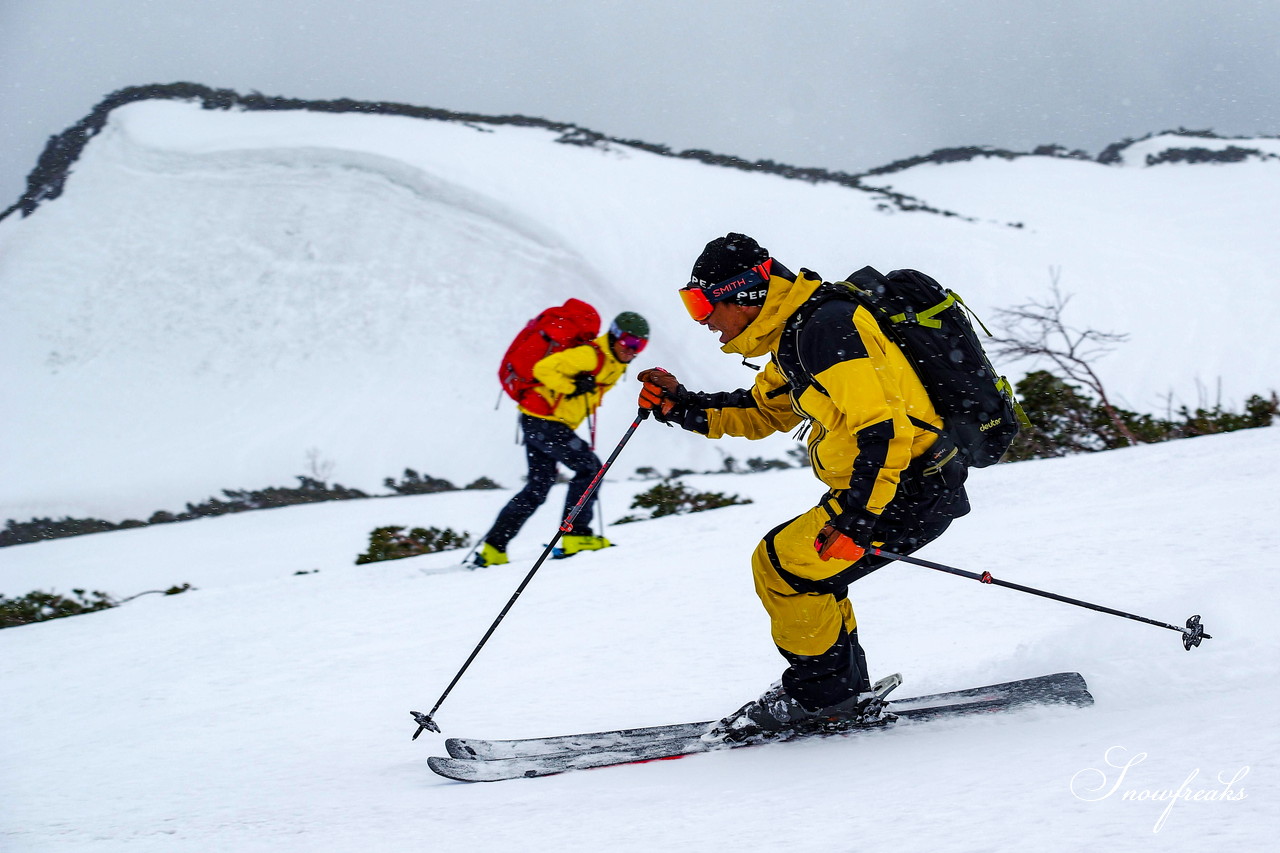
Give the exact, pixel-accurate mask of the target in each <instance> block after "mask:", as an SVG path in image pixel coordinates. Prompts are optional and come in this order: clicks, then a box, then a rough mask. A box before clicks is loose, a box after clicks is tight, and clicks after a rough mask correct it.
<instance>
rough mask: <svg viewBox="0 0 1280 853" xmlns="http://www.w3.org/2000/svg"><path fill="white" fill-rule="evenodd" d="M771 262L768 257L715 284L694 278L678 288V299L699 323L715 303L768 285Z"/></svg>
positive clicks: (709, 313)
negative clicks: (762, 261) (704, 282)
mask: <svg viewBox="0 0 1280 853" xmlns="http://www.w3.org/2000/svg"><path fill="white" fill-rule="evenodd" d="M772 262H773V259H772V258H769V259H768V260H766V261H765V262H764V263H762V264H758V265H756V266H754V267H752V268H751V269H749V270H743V271H742V272H740V273H738V274H737V275H734V276H730V277H729V278H726V279H725V280H724V281H722V282H719V283H717V284H705V285H704V284H703V283H702V282H700V281H698V280H697V279H694V280H692V281H690V282H689V283H688V284H686V285H685V286H684V287H682V288H680V300H681V301H682V302H683V303H684V308H685V310H686V311H688V312H689V316H690V317H692V318H693V319H694V320H696V321H697V322H699V323H701V322H702V321H703V320H705V319H707V318H708V317H710V316H711V312H712V311H714V310H715V306H716V303H718V302H724V301H725V300H727V299H732V298H733V297H735V296H737V295H738V294H739V293H741V292H742V291H744V290H749V289H751V288H753V287H762V286H765V285H768V283H769V267H770V266H772Z"/></svg>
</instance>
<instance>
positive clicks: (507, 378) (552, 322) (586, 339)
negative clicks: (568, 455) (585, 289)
mask: <svg viewBox="0 0 1280 853" xmlns="http://www.w3.org/2000/svg"><path fill="white" fill-rule="evenodd" d="M599 335H600V315H599V314H598V313H597V312H596V309H594V308H592V307H591V306H590V305H588V304H587V303H585V302H583V301H582V300H581V299H570V300H569V301H567V302H565V304H563V305H560V306H557V307H555V308H548V309H547V310H546V311H543V312H542V313H541V314H539V315H538V316H537V317H534V318H533V319H532V320H530V321H529V322H528V323H526V324H525V327H524V328H523V329H521V330H520V332H519V334H517V335H516V338H515V340H513V341H512V342H511V346H509V347H507V352H506V354H505V355H504V356H502V365H501V366H500V367H499V368H498V381H499V382H501V383H502V390H503V391H505V392H507V396H508V397H510V398H511V399H513V400H515V401H516V402H517V403H519V404H520V405H521V406H522V407H524V409H525V411H527V412H530V413H532V414H535V415H549V414H551V413H552V411H554V409H555V407H554V406H552V405H551V404H550V403H548V402H547V401H546V399H545V398H544V397H543V396H542V395H541V394H539V393H538V392H537V390H536V389H537V387H538V386H539V385H540V384H541V383H540V382H538V380H537V379H534V378H533V366H534V365H535V364H537V363H538V362H539V361H542V359H544V358H546V357H547V356H549V355H551V354H552V353H555V352H560V351H561V350H565V349H569V348H570V347H576V346H582V345H583V344H588V343H591V342H592V341H594V340H595V339H596V338H597V337H599ZM597 355H598V356H599V358H598V360H597V362H596V370H597V371H599V370H600V368H601V367H603V366H604V354H603V353H597Z"/></svg>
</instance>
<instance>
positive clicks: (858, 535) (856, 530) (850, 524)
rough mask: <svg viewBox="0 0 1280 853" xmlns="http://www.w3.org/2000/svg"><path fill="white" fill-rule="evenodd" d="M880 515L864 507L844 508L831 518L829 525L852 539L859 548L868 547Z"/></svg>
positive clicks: (873, 536)
mask: <svg viewBox="0 0 1280 853" xmlns="http://www.w3.org/2000/svg"><path fill="white" fill-rule="evenodd" d="M879 521H880V516H878V515H876V514H875V513H873V512H871V511H870V510H868V509H865V508H858V509H846V510H845V511H844V512H842V513H840V514H839V515H837V516H836V517H835V518H833V519H831V526H832V527H834V528H835V529H836V530H838V531H840V532H841V533H843V534H844V535H845V536H848V537H849V538H850V539H852V540H853V543H854V544H855V545H857V546H858V547H859V548H870V547H871V542H872V540H873V539H875V538H876V537H875V532H876V524H877V523H879Z"/></svg>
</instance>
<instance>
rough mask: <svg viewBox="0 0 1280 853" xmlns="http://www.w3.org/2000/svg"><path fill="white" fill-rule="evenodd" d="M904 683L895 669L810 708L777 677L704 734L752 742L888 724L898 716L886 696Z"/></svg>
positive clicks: (708, 738)
mask: <svg viewBox="0 0 1280 853" xmlns="http://www.w3.org/2000/svg"><path fill="white" fill-rule="evenodd" d="M901 683H902V676H901V675H899V674H897V673H895V674H893V675H889V676H886V677H884V678H882V679H880V680H879V681H877V682H876V683H875V685H874V686H873V687H872V688H871V690H870V691H868V692H866V693H859V694H856V695H854V696H851V697H849V698H848V699H846V700H845V701H843V702H839V703H837V704H835V705H829V706H827V707H826V708H820V709H818V710H817V711H810V710H809V709H807V708H805V707H804V706H803V705H801V704H800V703H799V702H797V701H796V700H795V699H793V698H792V697H791V696H790V695H788V694H787V691H786V690H785V689H783V687H782V682H781V681H777V682H774V684H773V685H772V686H771V687H770V688H769V689H768V690H766V691H765V692H764V694H763V695H762V696H760V698H759V699H756V700H754V701H751V702H748V703H747V704H745V705H743V706H742V707H741V708H739V709H738V710H736V711H734V712H733V713H732V714H730V715H729V716H727V717H725V718H724V719H723V720H721V721H719V722H718V723H716V724H715V725H714V726H712V727H711V729H710V730H709V731H708V732H707V733H706V734H704V735H703V736H702V740H703V741H704V742H706V743H712V744H714V743H724V742H726V741H727V742H732V743H749V742H753V741H756V742H763V741H767V740H782V739H785V738H787V737H790V736H791V735H795V734H800V733H808V732H818V731H831V732H838V731H843V730H845V729H851V728H870V727H876V726H883V725H887V724H888V723H892V722H893V721H894V720H896V719H897V717H896V716H894V715H893V714H892V713H890V712H889V710H888V703H887V702H886V701H885V697H886V696H888V695H889V693H891V692H892V691H893V690H894V688H896V687H897V686H898V685H899V684H901Z"/></svg>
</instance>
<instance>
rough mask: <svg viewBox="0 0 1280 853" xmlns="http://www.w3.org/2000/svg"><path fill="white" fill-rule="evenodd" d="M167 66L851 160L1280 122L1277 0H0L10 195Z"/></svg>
mask: <svg viewBox="0 0 1280 853" xmlns="http://www.w3.org/2000/svg"><path fill="white" fill-rule="evenodd" d="M179 80H183V81H190V82H196V83H203V84H206V85H209V86H215V87H227V88H232V89H236V90H239V91H242V92H247V91H250V90H257V91H259V92H262V93H264V94H269V95H287V96H294V97H303V98H336V97H350V98H356V99H361V100H389V101H399V102H404V103H409V104H415V105H420V106H431V107H442V108H445V109H451V110H459V111H468V112H478V113H485V114H510V113H520V114H524V115H529V116H538V117H542V118H547V119H552V120H556V121H566V122H573V123H575V124H579V125H582V126H584V127H588V128H591V129H593V130H597V131H600V132H602V133H605V134H608V135H610V136H617V137H622V138H627V139H642V140H645V141H647V142H655V143H665V144H667V145H670V146H672V147H673V148H677V149H682V148H707V149H710V150H713V151H717V152H720V153H729V154H738V155H741V156H744V157H747V158H750V159H756V158H770V159H773V160H777V161H779V162H784V163H789V164H792V165H798V166H820V167H825V168H828V169H843V170H846V171H861V170H864V169H867V168H871V167H874V166H877V165H882V164H884V163H887V162H890V161H892V160H896V159H901V158H903V157H909V156H913V155H916V154H924V153H928V152H929V151H931V150H933V149H935V148H940V147H946V146H959V145H994V146H999V147H1004V148H1012V149H1015V150H1027V149H1029V148H1031V147H1033V146H1035V145H1038V144H1042V143H1058V144H1061V145H1066V146H1068V147H1070V148H1083V149H1085V150H1087V151H1089V152H1091V153H1097V152H1098V151H1099V150H1100V149H1102V148H1103V147H1105V146H1106V145H1107V144H1109V143H1111V142H1114V141H1117V140H1119V139H1122V138H1124V137H1127V136H1141V135H1144V134H1146V133H1148V132H1151V131H1158V130H1165V129H1169V128H1176V127H1179V126H1183V127H1187V128H1193V129H1201V128H1213V129H1214V130H1216V131H1218V132H1219V133H1223V134H1230V135H1250V134H1268V135H1278V134H1280V0H1213V2H1210V1H1209V0H1206V1H1205V2H1197V0H1105V1H1104V0H1078V2H1073V0H1056V2H1054V3H1043V4H1042V3H1036V2H1034V0H952V2H946V0H894V2H884V1H883V0H847V2H824V0H809V2H801V1H800V0H797V2H770V0H707V2H697V0H649V1H648V2H646V0H552V2H541V3H537V2H515V0H512V2H468V0H382V2H375V0H364V2H362V0H214V2H207V0H0V145H2V147H0V208H4V207H7V206H8V205H9V204H10V203H11V202H12V201H13V200H15V199H16V198H17V196H18V195H19V194H20V193H21V192H22V191H23V189H24V187H25V176H26V174H27V173H28V172H29V171H30V170H31V168H32V166H33V165H34V163H35V159H36V157H37V156H38V154H39V153H40V151H41V150H42V148H43V146H44V143H45V141H46V140H47V138H48V137H49V136H50V135H52V134H54V133H58V132H60V131H62V130H63V129H65V128H66V127H67V126H68V125H70V124H72V123H73V122H75V121H76V120H77V119H79V118H80V117H82V116H83V115H84V114H85V113H86V112H87V111H88V110H89V109H90V108H91V107H92V106H93V105H94V104H95V103H97V102H98V101H99V100H100V99H101V98H102V97H103V96H104V95H106V94H107V93H109V92H111V91H114V90H116V89H119V88H121V87H124V86H130V85H140V84H146V83H169V82H174V81H179Z"/></svg>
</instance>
